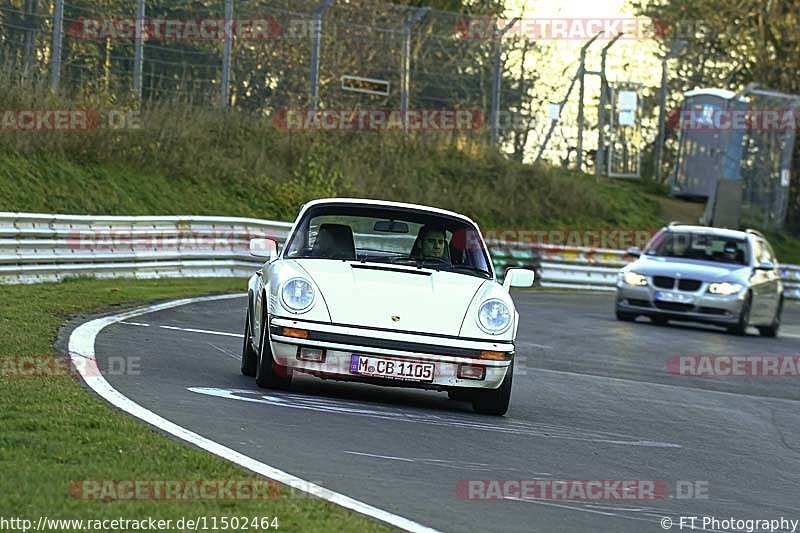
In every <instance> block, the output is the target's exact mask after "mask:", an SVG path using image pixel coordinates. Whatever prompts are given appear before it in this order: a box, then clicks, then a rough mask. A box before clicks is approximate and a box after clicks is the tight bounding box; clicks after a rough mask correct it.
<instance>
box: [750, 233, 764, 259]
mask: <svg viewBox="0 0 800 533" xmlns="http://www.w3.org/2000/svg"><path fill="white" fill-rule="evenodd" d="M752 243H753V259H754V260H755V262H756V264H758V263H760V262H761V255H762V254H763V253H764V251H763V247H762V246H761V239H753V240H752Z"/></svg>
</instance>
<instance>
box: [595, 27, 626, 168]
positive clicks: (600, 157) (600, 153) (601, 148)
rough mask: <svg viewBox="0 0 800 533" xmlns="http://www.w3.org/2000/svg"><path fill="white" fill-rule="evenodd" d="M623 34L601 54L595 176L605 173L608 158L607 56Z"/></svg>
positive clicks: (614, 39)
mask: <svg viewBox="0 0 800 533" xmlns="http://www.w3.org/2000/svg"><path fill="white" fill-rule="evenodd" d="M622 35H623V33H618V34H617V35H616V37H614V38H613V39H611V42H609V43H608V44H607V45H605V46H604V47H603V50H602V52H601V54H600V58H601V59H600V109H599V112H598V113H597V158H596V159H595V162H594V175H595V176H600V175H601V174H602V173H603V167H604V161H605V157H606V144H605V142H606V139H605V131H604V130H605V127H606V124H605V121H606V115H605V113H606V101H607V100H606V93H607V92H608V79H607V78H606V56H607V55H608V50H609V48H611V47H612V46H614V43H615V42H617V39H619V38H620V37H622Z"/></svg>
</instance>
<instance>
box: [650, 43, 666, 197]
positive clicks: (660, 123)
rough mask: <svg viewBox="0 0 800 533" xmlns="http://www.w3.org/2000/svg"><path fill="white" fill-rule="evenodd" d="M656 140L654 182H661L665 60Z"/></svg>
mask: <svg viewBox="0 0 800 533" xmlns="http://www.w3.org/2000/svg"><path fill="white" fill-rule="evenodd" d="M658 107H659V109H658V140H657V141H656V165H655V166H656V168H655V169H653V170H654V172H655V179H656V181H661V164H662V162H663V160H664V126H665V124H664V122H665V121H666V115H667V113H666V107H667V58H666V56H665V57H664V59H662V60H661V90H660V91H659V96H658Z"/></svg>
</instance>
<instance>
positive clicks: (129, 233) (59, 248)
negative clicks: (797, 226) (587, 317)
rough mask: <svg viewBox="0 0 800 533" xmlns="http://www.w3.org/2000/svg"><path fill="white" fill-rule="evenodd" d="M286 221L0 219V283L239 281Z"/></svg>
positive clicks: (529, 260)
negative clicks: (255, 245)
mask: <svg viewBox="0 0 800 533" xmlns="http://www.w3.org/2000/svg"><path fill="white" fill-rule="evenodd" d="M290 228H291V224H289V223H287V222H274V221H269V220H260V219H251V218H236V217H199V216H198V217H194V216H186V217H184V216H146V217H144V216H138V217H124V216H83V215H49V214H36V213H0V283H38V282H46V281H58V280H62V279H65V278H68V277H72V276H90V277H97V278H118V277H128V278H138V279H149V278H168V277H207V276H220V277H245V276H249V275H251V274H252V273H253V272H254V271H255V269H256V268H258V267H259V266H261V264H262V261H261V260H259V259H257V258H255V257H253V256H251V255H250V254H249V242H250V239H251V238H258V237H269V238H272V239H275V240H277V241H278V242H283V241H284V240H285V238H286V236H287V234H288V232H289V229H290ZM487 245H488V246H489V251H490V253H491V255H492V261H493V263H494V265H495V268H496V270H497V271H498V272H499V273H500V274H502V273H503V272H505V269H506V268H508V267H510V266H524V267H527V268H532V269H534V270H536V271H537V274H538V276H537V279H538V281H537V284H538V285H539V286H542V287H554V288H571V289H583V290H605V291H610V290H614V287H615V284H616V280H617V272H618V271H619V269H620V268H621V267H622V266H624V265H625V264H626V263H628V262H629V261H630V260H631V259H632V257H630V256H628V255H627V253H626V252H625V251H624V250H610V249H600V248H580V247H571V246H556V245H547V244H531V243H508V242H500V241H494V240H489V241H488V242H487ZM781 277H782V279H783V282H784V285H785V287H786V295H787V297H788V298H792V299H800V266H795V265H782V266H781Z"/></svg>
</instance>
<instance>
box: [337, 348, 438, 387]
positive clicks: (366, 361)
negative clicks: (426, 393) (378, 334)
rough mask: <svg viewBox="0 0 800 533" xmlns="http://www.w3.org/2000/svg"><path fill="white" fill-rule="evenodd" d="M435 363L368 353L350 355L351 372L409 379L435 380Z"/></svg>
mask: <svg viewBox="0 0 800 533" xmlns="http://www.w3.org/2000/svg"><path fill="white" fill-rule="evenodd" d="M434 368H435V365H434V364H433V363H417V362H414V361H401V360H399V359H383V358H381V357H372V356H366V355H356V354H353V355H351V356H350V373H352V374H359V375H361V376H373V377H380V378H390V379H404V380H408V381H433V370H434Z"/></svg>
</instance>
